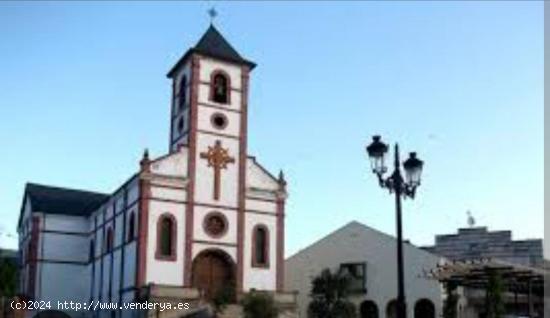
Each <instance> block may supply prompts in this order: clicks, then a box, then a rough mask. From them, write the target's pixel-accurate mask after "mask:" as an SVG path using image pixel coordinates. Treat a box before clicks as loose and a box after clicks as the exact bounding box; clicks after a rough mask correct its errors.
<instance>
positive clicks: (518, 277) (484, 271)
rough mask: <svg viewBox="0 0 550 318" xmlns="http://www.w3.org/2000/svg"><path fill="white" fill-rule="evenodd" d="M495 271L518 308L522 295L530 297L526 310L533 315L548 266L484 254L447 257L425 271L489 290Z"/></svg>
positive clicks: (446, 279) (462, 283)
mask: <svg viewBox="0 0 550 318" xmlns="http://www.w3.org/2000/svg"><path fill="white" fill-rule="evenodd" d="M495 274H498V276H499V277H500V278H501V282H502V287H503V292H504V293H508V294H509V295H511V296H512V297H513V303H514V305H515V308H517V305H518V296H519V295H521V296H523V298H525V297H526V298H527V299H525V302H526V303H527V308H528V309H527V313H526V314H528V316H529V317H533V314H534V312H535V311H534V302H535V299H538V300H542V299H543V297H544V280H545V277H548V275H549V274H550V271H549V270H548V269H545V268H542V267H541V268H538V267H531V266H525V265H518V264H512V263H509V262H505V261H501V260H497V259H491V258H481V259H472V260H462V261H445V262H444V263H442V264H439V265H438V266H437V267H436V268H434V269H431V270H429V271H427V272H426V276H427V277H429V278H432V279H437V280H438V281H440V282H441V283H455V284H456V285H457V286H461V287H465V288H470V289H473V290H482V291H483V290H484V291H487V287H488V285H489V279H490V277H491V276H493V275H495Z"/></svg>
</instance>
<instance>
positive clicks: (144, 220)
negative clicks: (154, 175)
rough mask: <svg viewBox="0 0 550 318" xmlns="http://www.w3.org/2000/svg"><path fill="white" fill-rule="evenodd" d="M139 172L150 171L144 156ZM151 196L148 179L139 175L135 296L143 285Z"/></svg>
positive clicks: (149, 165)
mask: <svg viewBox="0 0 550 318" xmlns="http://www.w3.org/2000/svg"><path fill="white" fill-rule="evenodd" d="M140 164H141V173H142V174H143V173H149V172H151V162H150V161H149V159H147V158H144V159H143V160H142V161H141V163H140ZM150 198H151V184H150V181H149V180H147V179H145V178H143V176H140V180H139V217H138V222H139V223H138V236H137V239H138V241H137V254H138V255H137V271H136V287H137V288H136V297H138V296H139V295H138V293H139V288H141V287H142V286H144V285H145V281H146V278H147V277H146V272H147V237H148V232H149V200H150Z"/></svg>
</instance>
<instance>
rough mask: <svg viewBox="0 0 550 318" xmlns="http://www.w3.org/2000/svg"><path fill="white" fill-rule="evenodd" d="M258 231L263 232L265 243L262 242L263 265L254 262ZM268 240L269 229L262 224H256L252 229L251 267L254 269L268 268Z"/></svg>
mask: <svg viewBox="0 0 550 318" xmlns="http://www.w3.org/2000/svg"><path fill="white" fill-rule="evenodd" d="M258 230H264V231H265V235H266V237H265V242H264V245H265V246H264V259H265V263H258V262H257V260H256V256H257V255H256V240H257V237H256V236H257V233H258ZM270 248H271V246H270V240H269V229H268V228H267V226H265V225H264V224H256V225H255V226H254V228H253V229H252V262H251V264H252V267H256V268H258V267H259V268H269V263H270V262H269V261H270V259H269V252H270Z"/></svg>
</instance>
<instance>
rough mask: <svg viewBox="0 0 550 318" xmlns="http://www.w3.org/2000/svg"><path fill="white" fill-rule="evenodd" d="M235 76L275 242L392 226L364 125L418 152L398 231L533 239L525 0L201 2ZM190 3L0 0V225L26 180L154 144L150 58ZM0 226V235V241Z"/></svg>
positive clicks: (538, 33)
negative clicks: (271, 208)
mask: <svg viewBox="0 0 550 318" xmlns="http://www.w3.org/2000/svg"><path fill="white" fill-rule="evenodd" d="M216 7H217V9H218V11H219V13H220V14H219V17H218V18H217V19H216V25H217V26H218V28H219V29H220V30H221V32H222V33H223V34H224V35H225V37H226V38H227V39H228V40H229V41H230V42H231V43H232V44H233V45H234V46H235V47H236V48H237V49H238V50H239V51H240V53H241V54H242V55H244V56H245V57H247V58H249V59H251V60H253V61H255V62H257V63H258V67H257V68H256V69H255V70H254V72H253V73H252V77H251V97H250V114H249V138H250V139H249V152H250V154H252V155H256V156H257V157H258V159H259V161H260V162H261V163H262V164H263V165H265V166H266V167H267V168H269V169H270V170H271V171H273V172H277V171H278V169H279V168H282V169H284V171H285V173H286V175H287V179H288V182H289V191H290V197H289V202H288V207H287V213H288V217H287V251H286V253H287V254H291V253H293V252H295V251H297V250H298V249H300V248H302V247H305V246H306V245H308V244H310V243H312V242H313V241H314V240H316V239H318V238H320V237H322V236H324V235H326V234H328V233H329V232H330V231H332V230H334V229H336V228H338V227H340V226H341V225H344V224H346V223H347V222H349V221H351V220H358V221H360V222H363V223H365V224H367V225H370V226H373V227H375V228H377V229H379V230H382V231H384V232H387V233H390V234H393V233H394V224H395V223H394V222H395V219H394V205H393V200H392V198H391V197H390V196H389V195H388V193H386V192H384V191H383V190H381V189H379V188H378V185H377V182H376V181H375V178H374V176H372V175H371V173H370V172H369V167H368V160H367V158H366V155H365V152H364V146H365V145H366V144H367V143H368V142H369V141H370V136H371V135H373V134H381V135H382V136H383V139H385V140H386V141H388V142H395V141H398V142H399V143H400V146H401V148H402V149H403V151H404V152H406V151H411V150H415V151H417V152H418V153H419V156H420V157H421V158H422V159H424V160H425V174H424V179H423V184H422V187H421V188H420V189H419V193H418V198H417V199H416V200H415V201H410V200H407V201H406V202H405V203H404V211H405V214H404V222H405V234H404V235H405V237H407V238H409V239H411V240H412V242H413V243H415V244H430V243H432V242H433V236H434V235H435V234H441V233H451V232H454V231H456V229H457V228H458V227H463V226H466V210H471V211H472V212H473V214H474V216H475V217H476V219H477V222H478V225H486V226H489V228H490V229H495V230H497V229H498V230H500V229H511V230H513V231H514V237H515V238H530V237H542V236H543V222H542V221H543V216H544V214H543V213H544V212H543V211H544V210H543V182H544V181H543V167H544V166H543V65H544V61H543V2H534V1H526V2H512V1H504V2H497V1H487V2H477V1H475V2H474V1H468V2H448V1H422V2H412V1H406V2H350V3H342V2H319V3H316V2H297V3H296V2H256V3H251V2H231V3H230V2H217V3H216ZM208 8H209V4H208V3H207V2H188V3H180V2H155V3H152V2H117V3H105V2H97V3H94V2H78V3H70V2H59V3H43V2H29V3H23V2H17V3H15V2H13V3H10V2H2V3H1V4H0V38H1V39H2V40H1V41H0V70H1V71H0V118H2V119H3V120H2V124H1V125H0V145H2V152H1V157H0V158H1V159H0V163H1V165H0V229H1V230H2V231H3V232H9V233H15V225H16V223H17V217H18V213H19V207H20V203H21V197H22V193H23V188H24V184H25V182H27V181H33V182H39V183H45V184H52V185H59V186H67V187H76V188H84V189H90V190H97V191H103V192H110V191H112V190H114V189H115V188H116V187H117V186H118V185H120V184H121V183H122V182H123V181H124V180H126V178H128V177H129V176H130V175H131V174H132V173H133V172H135V171H136V169H137V167H138V160H139V158H140V156H141V153H142V151H143V149H144V148H145V147H148V148H149V149H150V152H151V154H152V155H154V156H159V155H163V154H164V153H166V151H167V148H168V145H167V144H168V128H169V121H168V116H169V94H170V83H169V81H168V80H167V79H166V78H165V74H166V72H167V71H168V70H169V68H170V67H171V66H172V65H173V64H174V63H175V62H176V61H177V59H178V58H179V57H180V55H181V54H182V53H183V52H184V51H185V50H186V49H187V48H188V47H189V46H191V45H193V44H195V43H196V41H197V40H198V39H199V37H200V36H201V35H202V33H203V32H204V31H205V30H206V28H207V27H208V23H209V22H208V16H207V14H206V10H207V9H208ZM15 245H16V240H15V239H12V238H8V237H6V236H5V235H3V236H0V246H9V247H15Z"/></svg>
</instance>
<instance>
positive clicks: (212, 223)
mask: <svg viewBox="0 0 550 318" xmlns="http://www.w3.org/2000/svg"><path fill="white" fill-rule="evenodd" d="M202 226H203V228H204V232H206V234H208V235H210V236H211V237H214V238H219V237H222V236H223V235H224V234H225V232H227V227H228V225H227V218H226V217H225V215H223V214H222V213H220V212H217V211H215V212H210V213H208V214H207V215H206V216H205V217H204V222H203V223H202Z"/></svg>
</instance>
